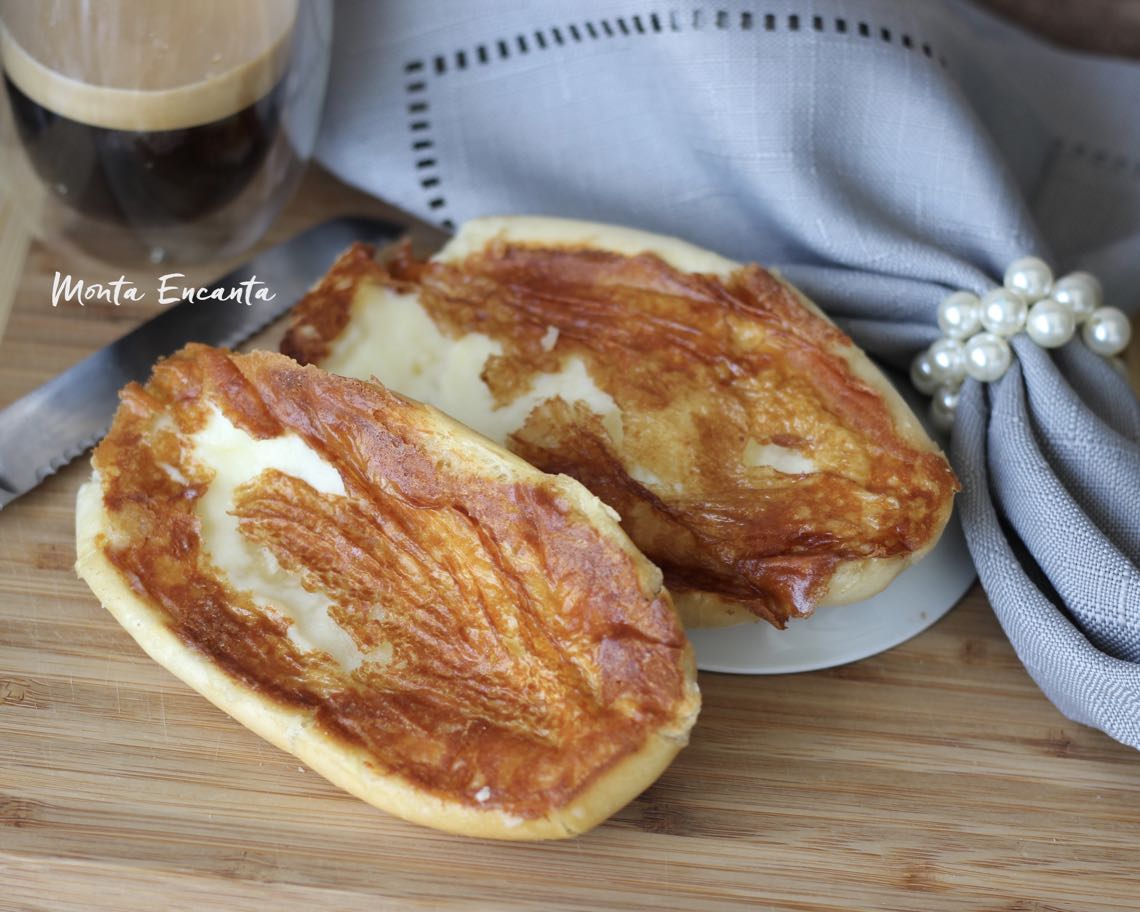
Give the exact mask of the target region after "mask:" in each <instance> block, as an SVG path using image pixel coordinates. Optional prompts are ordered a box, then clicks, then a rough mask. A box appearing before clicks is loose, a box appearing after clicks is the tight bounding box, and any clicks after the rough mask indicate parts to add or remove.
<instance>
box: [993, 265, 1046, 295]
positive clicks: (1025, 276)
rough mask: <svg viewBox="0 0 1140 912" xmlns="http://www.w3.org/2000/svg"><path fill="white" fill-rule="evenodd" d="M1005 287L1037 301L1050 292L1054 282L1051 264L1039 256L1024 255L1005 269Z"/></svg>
mask: <svg viewBox="0 0 1140 912" xmlns="http://www.w3.org/2000/svg"><path fill="white" fill-rule="evenodd" d="M1004 284H1005V287H1006V288H1008V289H1009V290H1010V291H1016V292H1018V293H1019V294H1021V295H1024V296H1025V297H1026V298H1027V299H1028V300H1030V301H1036V300H1037V299H1038V298H1043V297H1045V295H1047V294H1049V287H1050V286H1051V285H1052V284H1053V270H1052V269H1050V268H1049V264H1048V263H1046V262H1045V261H1044V260H1042V259H1039V258H1037V257H1022V258H1021V259H1020V260H1014V261H1013V262H1012V263H1010V264H1009V269H1007V270H1006V271H1005V279H1004Z"/></svg>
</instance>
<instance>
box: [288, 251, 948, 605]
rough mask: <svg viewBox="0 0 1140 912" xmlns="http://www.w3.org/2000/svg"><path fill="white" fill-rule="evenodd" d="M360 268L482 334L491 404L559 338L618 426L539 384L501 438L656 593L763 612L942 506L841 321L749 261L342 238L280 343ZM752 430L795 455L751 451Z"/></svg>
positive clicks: (931, 467)
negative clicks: (725, 263) (639, 557)
mask: <svg viewBox="0 0 1140 912" xmlns="http://www.w3.org/2000/svg"><path fill="white" fill-rule="evenodd" d="M367 283H376V284H379V285H382V286H385V287H388V288H390V289H392V290H394V291H397V292H412V293H415V294H416V295H417V297H418V300H419V302H420V304H421V305H422V306H423V307H424V309H425V310H426V311H427V313H428V314H429V315H430V317H431V319H432V320H433V321H434V322H435V324H436V325H437V326H438V327H439V328H440V329H441V330H442V331H444V332H445V333H447V334H449V335H450V336H451V337H453V338H458V337H460V336H463V335H464V334H466V333H469V332H479V333H482V334H484V335H486V336H489V337H491V338H492V339H494V340H496V341H497V342H498V343H500V345H501V349H502V353H501V354H500V355H495V356H493V357H491V358H489V359H488V360H487V363H486V364H485V366H484V370H483V374H482V379H483V382H484V383H485V384H486V385H487V387H488V388H489V390H490V392H491V394H492V396H493V397H494V400H495V402H496V404H497V405H502V404H506V403H509V402H511V401H512V400H514V399H515V398H516V397H517V396H519V395H520V393H523V392H525V391H526V390H528V389H529V388H530V387H531V385H532V384H533V382H534V379H535V377H536V376H538V375H540V374H543V373H549V372H555V371H557V370H558V369H559V366H560V365H561V364H562V363H563V362H564V360H565V359H566V358H567V357H569V356H574V357H577V358H580V359H581V360H582V361H583V362H584V363H585V365H586V368H587V370H588V372H589V376H590V377H591V379H592V380H593V381H594V383H596V384H597V386H598V387H599V388H600V389H601V390H603V391H604V392H605V393H606V394H608V395H609V396H610V397H612V399H613V400H614V402H615V403H616V405H617V407H618V408H619V409H620V412H621V417H622V424H623V433H622V439H621V440H620V441H615V439H614V438H613V436H612V435H611V434H609V433H607V431H606V429H605V428H604V427H603V426H602V422H601V421H600V420H599V418H598V416H596V415H595V414H593V413H591V411H590V410H589V409H588V408H587V407H586V406H585V405H584V404H583V403H580V402H575V403H568V402H566V401H564V400H562V399H560V398H554V399H548V400H546V401H544V402H542V403H540V404H539V405H538V406H537V407H536V408H535V409H534V410H533V411H532V412H531V413H530V415H529V416H528V418H527V419H526V421H525V423H524V424H523V425H522V426H521V427H520V428H518V429H517V431H515V433H513V434H512V435H511V436H510V438H509V440H508V445H509V447H510V448H511V449H512V450H513V451H515V452H516V453H518V454H520V455H522V456H523V457H524V458H526V459H527V460H528V461H530V462H531V463H532V464H534V465H536V466H538V467H539V468H541V469H543V470H545V471H548V472H562V473H565V474H568V475H571V476H572V477H574V478H577V479H578V480H579V481H581V482H582V483H583V484H584V485H586V487H588V488H589V489H590V490H591V491H593V492H594V493H595V494H597V495H598V496H599V497H601V498H602V499H603V500H604V501H605V502H606V503H608V504H610V505H611V506H612V507H614V508H615V509H616V510H617V511H618V512H619V513H620V514H621V517H622V523H623V526H624V528H625V529H626V531H627V532H628V533H629V535H630V537H631V538H632V539H633V541H634V542H635V543H636V544H637V546H638V547H639V548H641V550H642V551H644V552H645V554H646V555H647V556H649V557H650V558H651V559H652V560H653V561H654V562H655V563H657V564H658V565H659V566H660V567H661V568H662V569H663V571H664V573H665V579H666V583H667V584H668V586H669V587H670V589H672V590H673V591H674V593H675V594H678V593H686V592H689V591H692V592H704V593H711V594H713V595H715V596H719V597H722V598H723V599H725V600H727V601H729V602H734V603H737V604H741V605H743V606H745V607H746V608H747V610H748V611H750V612H752V614H754V615H755V616H758V617H761V618H764V619H766V620H768V621H770V622H772V623H773V624H775V625H777V626H780V627H782V626H784V624H785V622H786V621H787V619H788V618H789V617H793V616H802V615H805V614H808V613H810V612H811V610H812V609H813V608H814V607H815V605H816V604H818V603H819V602H820V601H821V600H822V599H823V598H824V596H825V594H826V593H827V590H828V586H829V584H830V582H831V581H832V579H833V577H834V576H835V575H836V572H837V568H839V567H840V566H841V565H847V566H853V565H855V564H857V563H858V562H860V561H867V560H875V559H892V558H900V559H904V560H905V559H909V558H910V557H911V556H913V555H915V554H919V553H922V552H924V551H925V550H926V549H928V548H929V547H930V545H931V544H932V543H933V542H934V541H935V540H937V538H938V535H939V534H940V532H941V529H942V527H943V525H944V524H945V522H946V518H947V516H948V515H949V509H950V503H951V500H952V497H953V493H954V491H956V490H957V481H956V479H955V478H954V475H953V473H952V471H951V470H950V467H949V465H948V463H947V461H946V459H945V457H944V456H943V455H942V454H941V453H940V452H938V451H937V449H936V448H934V447H933V446H932V445H930V444H929V441H925V439H923V440H922V441H916V440H915V439H914V437H913V432H911V435H912V436H910V437H908V436H907V433H904V432H903V430H902V429H900V428H899V426H898V423H897V421H896V416H895V414H894V413H893V412H892V410H891V408H890V407H889V405H888V403H887V402H886V401H885V400H884V397H883V395H882V392H881V390H879V389H877V388H875V387H874V386H873V385H871V384H869V383H868V382H867V380H866V379H865V378H864V377H861V376H859V374H858V372H857V371H856V370H855V369H853V366H852V363H851V362H850V360H849V359H848V357H846V356H845V353H846V352H850V351H851V350H852V349H853V346H852V343H851V341H850V339H849V338H848V337H847V336H846V335H845V334H843V333H842V331H840V330H839V329H838V328H837V327H835V326H834V325H833V324H832V323H830V322H829V321H827V320H826V319H824V318H823V317H822V316H820V315H818V314H817V313H815V312H813V311H812V310H811V309H809V308H808V307H806V306H805V305H804V304H803V302H802V301H801V299H799V298H798V296H797V295H796V293H795V292H794V290H793V289H791V288H790V287H788V286H787V285H785V284H784V283H782V282H780V281H779V280H777V279H776V278H775V277H773V276H772V275H771V274H770V273H768V272H766V271H765V270H764V269H762V268H761V267H759V266H755V265H750V266H741V267H739V268H738V269H736V270H735V271H733V272H732V273H731V274H729V275H726V276H716V275H704V274H693V273H689V272H684V271H682V270H680V269H677V268H675V267H674V266H671V265H669V264H668V263H667V262H666V261H665V260H663V259H662V258H660V257H658V256H656V255H653V254H651V253H644V254H640V255H626V254H621V253H616V252H612V251H607V250H603V249H594V248H591V247H590V246H586V245H555V244H549V243H525V242H522V241H519V240H517V239H515V240H509V241H508V240H504V239H501V238H500V239H497V240H492V241H491V242H489V243H487V244H486V245H485V246H484V247H482V248H481V249H479V250H477V251H475V252H473V253H469V254H467V255H466V256H464V257H463V258H461V259H458V260H455V261H451V260H439V259H435V260H429V261H418V260H416V259H414V258H413V257H412V255H411V253H410V250H409V249H408V248H407V247H406V246H405V247H404V248H403V249H402V250H401V251H400V252H399V253H398V255H396V256H395V257H394V258H393V259H392V260H391V261H390V262H389V263H387V264H385V265H378V264H376V263H375V262H373V260H372V257H371V252H370V251H369V250H368V249H367V248H365V247H362V246H357V247H355V248H353V249H351V250H349V251H348V252H347V253H346V254H345V255H343V256H342V258H341V259H340V260H339V261H338V263H337V264H336V265H335V266H334V268H333V269H332V271H331V272H330V274H329V277H328V278H327V280H326V281H325V282H323V283H322V284H321V285H319V286H318V287H317V288H316V289H314V291H313V292H312V293H311V294H310V295H309V296H308V297H307V298H306V299H305V300H304V301H302V302H301V304H300V305H299V306H298V308H297V309H296V311H295V314H294V321H293V325H292V327H291V330H290V332H289V334H288V335H287V337H286V339H285V342H284V344H283V351H285V352H287V353H289V354H291V355H292V356H293V357H295V358H297V359H298V360H300V361H302V362H320V361H321V360H322V359H323V358H324V357H326V356H327V354H328V352H329V347H330V345H331V344H332V343H333V341H334V340H335V339H336V337H337V334H338V333H339V332H340V331H341V329H342V328H343V327H344V326H345V325H346V324H347V323H348V321H349V319H350V317H351V308H352V306H353V297H352V295H351V294H347V293H346V289H348V288H349V287H351V286H353V285H356V286H360V285H363V284H367ZM551 327H554V328H555V329H557V337H556V341H555V343H554V344H553V346H551V345H549V338H550V336H549V335H548V334H549V332H550V329H551ZM883 382H884V383H885V381H883ZM919 436H921V432H919ZM771 448H778V449H779V451H780V452H782V453H791V454H795V455H796V456H801V457H803V458H804V459H805V460H809V461H810V463H811V464H812V466H813V468H812V470H811V471H802V472H795V471H787V470H778V469H777V468H775V467H773V466H772V465H768V464H764V462H763V460H759V461H756V460H753V461H751V462H750V459H749V454H750V453H752V452H756V451H758V452H761V453H764V452H766V451H768V450H770V449H771ZM630 465H637V466H643V467H649V468H650V470H651V473H652V475H653V476H654V478H655V479H656V483H646V482H642V481H638V480H637V479H636V478H635V477H632V475H631V472H630V469H629V466H630Z"/></svg>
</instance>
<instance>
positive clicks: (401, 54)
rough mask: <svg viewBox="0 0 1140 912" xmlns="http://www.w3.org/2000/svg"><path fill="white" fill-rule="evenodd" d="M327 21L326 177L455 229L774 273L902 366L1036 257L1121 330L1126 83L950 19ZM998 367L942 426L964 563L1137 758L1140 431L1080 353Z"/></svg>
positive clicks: (586, 10) (816, 14) (453, 10)
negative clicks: (632, 233) (585, 233)
mask: <svg viewBox="0 0 1140 912" xmlns="http://www.w3.org/2000/svg"><path fill="white" fill-rule="evenodd" d="M337 15H338V18H337V21H336V37H335V50H334V65H333V72H332V83H331V88H330V92H329V101H328V107H327V111H326V120H325V125H324V132H323V140H322V142H321V145H320V153H319V154H320V158H321V160H322V161H323V162H324V164H325V165H327V166H328V167H329V168H330V169H332V170H333V171H334V172H335V173H337V174H338V175H339V176H341V177H342V178H343V179H345V180H346V181H348V182H350V183H353V184H355V185H357V186H359V187H361V188H363V189H365V190H368V191H370V192H372V193H374V194H376V195H378V196H382V197H384V198H386V199H388V200H390V201H391V202H393V203H396V204H397V205H399V206H402V207H404V208H405V209H407V210H409V211H411V212H413V213H416V214H417V215H420V216H422V217H424V218H427V219H429V220H432V221H437V222H440V223H443V224H444V225H445V226H447V225H452V224H455V223H458V222H460V221H463V220H465V219H468V218H471V217H474V216H479V215H487V214H495V213H507V212H533V213H545V214H555V215H563V216H576V217H582V218H590V219H596V220H604V221H612V222H618V223H624V224H629V225H634V226H637V227H643V228H647V229H651V230H655V231H659V232H664V233H669V234H675V235H679V236H681V237H684V238H686V239H688V240H691V241H694V242H696V243H698V244H702V245H704V246H707V247H710V248H712V249H715V250H718V251H720V252H723V253H725V254H727V255H730V256H733V257H736V258H739V259H744V260H757V261H760V262H763V263H769V264H775V265H777V266H778V267H779V268H780V269H781V270H782V271H783V272H784V274H785V275H787V276H788V278H790V279H791V280H792V281H793V282H794V283H796V284H797V285H799V286H800V287H801V288H803V289H804V290H805V291H806V292H807V293H808V294H809V295H810V296H812V297H814V298H815V299H816V300H818V301H819V302H820V304H821V305H823V306H824V307H825V308H826V309H827V310H828V311H829V312H830V313H831V314H832V315H833V316H835V317H836V318H837V319H838V320H839V321H840V322H841V323H842V324H843V325H844V326H845V328H846V329H847V330H848V331H849V332H850V333H851V334H852V336H853V337H854V338H855V339H856V341H857V342H859V343H860V344H861V345H862V346H864V347H865V348H866V349H868V350H869V351H870V352H872V353H873V354H876V355H877V356H879V357H880V358H882V359H883V360H885V361H887V362H890V363H893V364H895V365H897V366H900V367H902V366H905V365H906V364H907V362H908V361H909V360H910V359H911V358H912V357H913V356H914V354H915V353H916V352H917V351H918V350H919V349H921V348H922V347H923V346H925V345H927V344H929V343H930V342H931V341H932V340H933V339H935V338H936V337H937V335H938V328H937V325H936V310H937V307H938V303H939V301H940V300H941V299H942V298H943V297H945V296H946V294H947V293H948V292H949V291H951V290H955V289H967V290H970V291H973V292H976V293H982V292H984V291H985V290H987V289H988V288H990V287H993V286H994V285H995V284H1000V281H1001V275H1002V273H1003V271H1004V269H1005V267H1006V266H1007V264H1009V263H1010V262H1011V261H1012V260H1014V259H1016V258H1017V257H1019V256H1022V255H1024V254H1036V255H1039V256H1042V257H1044V258H1045V259H1046V260H1047V261H1048V262H1050V263H1051V264H1052V265H1053V267H1054V269H1055V270H1056V271H1057V274H1058V275H1059V274H1061V273H1062V272H1065V271H1069V270H1072V269H1078V268H1079V269H1086V270H1089V271H1091V272H1093V273H1094V274H1096V275H1097V276H1099V277H1100V279H1101V280H1102V282H1103V284H1104V288H1105V297H1106V301H1107V303H1109V304H1113V305H1115V306H1117V307H1120V308H1122V309H1123V310H1125V311H1126V312H1133V313H1135V310H1136V303H1137V298H1138V297H1140V66H1137V65H1134V64H1130V63H1126V62H1122V61H1114V60H1108V59H1098V58H1095V57H1090V56H1085V55H1079V54H1074V53H1066V52H1063V51H1061V50H1058V49H1056V48H1054V47H1051V46H1048V45H1046V44H1044V43H1042V42H1040V41H1038V40H1036V39H1034V38H1031V37H1029V36H1028V35H1026V34H1024V33H1022V32H1020V31H1018V30H1016V29H1014V28H1012V27H1010V26H1008V25H1005V24H1003V23H1001V22H999V21H997V20H996V19H994V18H992V17H990V16H989V15H987V14H985V13H982V12H981V11H979V10H977V9H975V8H973V7H971V6H968V5H965V4H963V3H959V2H952V0H946V2H927V3H913V2H907V0H865V2H843V0H812V2H810V3H807V2H803V0H766V2H764V3H762V4H760V3H753V2H738V0H723V2H718V3H711V4H710V3H701V2H697V3H670V2H654V0H548V2H543V3H525V2H518V0H484V2H481V3H478V4H469V3H465V2H462V0H453V2H449V0H440V2H425V0H405V2H387V3H370V2H348V0H345V2H342V3H340V4H338V8H337ZM1138 328H1140V327H1138ZM1014 350H1015V353H1016V358H1015V362H1014V366H1013V368H1012V369H1011V370H1010V371H1009V372H1008V373H1007V374H1006V375H1005V377H1004V378H1003V379H1001V380H1000V381H998V382H997V383H995V384H991V385H988V386H982V385H979V384H978V383H977V382H976V381H974V380H967V381H966V384H965V386H964V387H963V390H962V393H961V401H960V404H959V407H958V417H957V420H956V423H955V426H954V428H953V437H952V445H951V453H952V459H953V462H954V465H955V468H956V470H957V472H958V473H959V476H960V478H961V479H962V481H963V484H964V487H965V491H964V494H963V495H962V497H961V499H960V507H961V515H962V521H963V524H964V526H965V530H966V534H967V539H968V541H969V545H970V550H971V553H972V555H973V557H974V560H975V562H976V564H977V568H978V572H979V575H980V577H981V580H982V583H983V585H984V586H985V589H986V592H987V593H988V595H989V598H990V601H991V602H992V603H993V606H994V610H995V611H996V612H997V615H998V617H999V619H1000V621H1001V623H1002V625H1003V627H1004V628H1005V630H1006V632H1007V634H1008V635H1009V637H1010V639H1011V641H1012V642H1013V645H1014V648H1015V649H1016V650H1017V654H1018V656H1019V657H1020V658H1021V660H1022V661H1023V662H1024V663H1025V666H1026V667H1027V669H1028V670H1029V673H1030V674H1031V675H1032V676H1033V677H1034V679H1035V680H1036V681H1037V682H1038V684H1039V685H1040V686H1041V688H1042V689H1043V690H1044V691H1045V693H1046V694H1047V695H1048V696H1049V698H1050V699H1051V700H1053V701H1054V702H1055V703H1056V704H1057V706H1058V707H1059V708H1060V709H1061V710H1062V711H1063V712H1064V713H1065V714H1067V715H1068V716H1070V717H1071V718H1073V719H1075V720H1078V721H1080V722H1083V723H1086V724H1089V725H1094V726H1097V727H1098V728H1101V729H1103V730H1104V731H1106V732H1108V733H1109V734H1110V735H1112V736H1113V737H1115V738H1117V739H1119V740H1120V741H1123V742H1125V743H1127V744H1130V745H1132V746H1134V747H1140V569H1138V568H1140V405H1138V404H1137V401H1136V399H1135V397H1134V396H1133V394H1132V393H1131V391H1130V390H1129V387H1128V385H1127V383H1126V382H1125V381H1124V379H1123V378H1122V376H1121V375H1120V374H1119V373H1118V372H1117V371H1116V370H1114V369H1113V368H1112V366H1111V365H1110V364H1109V363H1108V362H1106V361H1105V360H1104V359H1102V358H1100V357H1098V356H1095V355H1093V354H1092V353H1091V352H1090V351H1089V350H1088V349H1086V348H1085V347H1084V345H1083V343H1082V342H1081V341H1080V340H1079V339H1075V340H1074V341H1072V342H1070V343H1068V344H1067V345H1066V346H1065V347H1063V348H1061V349H1058V350H1055V351H1053V352H1047V351H1045V350H1044V349H1041V348H1038V347H1036V346H1035V345H1033V344H1032V343H1031V342H1029V341H1028V339H1027V338H1026V337H1024V336H1021V337H1018V338H1016V339H1015V340H1014Z"/></svg>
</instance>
